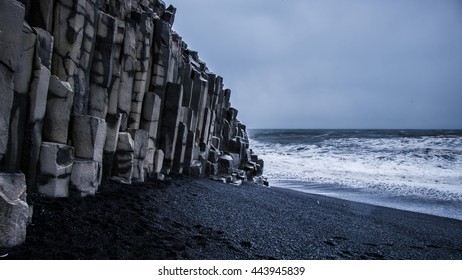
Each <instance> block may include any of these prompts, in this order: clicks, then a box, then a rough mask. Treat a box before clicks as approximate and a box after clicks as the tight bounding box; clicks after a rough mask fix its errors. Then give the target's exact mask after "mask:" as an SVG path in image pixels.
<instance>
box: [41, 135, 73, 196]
mask: <svg viewBox="0 0 462 280" xmlns="http://www.w3.org/2000/svg"><path fill="white" fill-rule="evenodd" d="M73 163H74V148H73V147H71V146H67V145H64V144H59V143H50V142H43V143H42V149H41V151H40V161H39V175H38V176H37V188H38V192H39V193H41V194H44V195H46V196H50V197H68V196H69V181H70V177H71V172H72V165H73Z"/></svg>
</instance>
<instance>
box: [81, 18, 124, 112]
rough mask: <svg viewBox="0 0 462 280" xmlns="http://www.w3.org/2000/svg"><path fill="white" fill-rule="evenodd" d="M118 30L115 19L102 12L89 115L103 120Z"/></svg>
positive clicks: (91, 82)
mask: <svg viewBox="0 0 462 280" xmlns="http://www.w3.org/2000/svg"><path fill="white" fill-rule="evenodd" d="M116 28H117V26H116V21H115V18H114V17H112V16H110V15H108V14H105V13H103V12H101V11H100V12H99V16H98V25H97V31H96V47H95V52H94V56H93V60H92V65H91V72H90V99H89V102H88V114H89V115H92V116H95V117H99V118H103V119H104V118H106V114H107V110H108V102H109V97H108V92H107V89H108V87H109V86H110V84H111V80H112V61H113V59H114V58H113V57H114V42H115V35H116Z"/></svg>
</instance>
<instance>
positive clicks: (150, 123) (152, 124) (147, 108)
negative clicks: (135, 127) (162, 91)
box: [140, 92, 161, 149]
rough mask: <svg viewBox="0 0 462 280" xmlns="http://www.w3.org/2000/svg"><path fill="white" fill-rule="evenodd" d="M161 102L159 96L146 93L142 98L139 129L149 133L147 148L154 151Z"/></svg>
mask: <svg viewBox="0 0 462 280" xmlns="http://www.w3.org/2000/svg"><path fill="white" fill-rule="evenodd" d="M160 106H161V100H160V97H159V95H157V94H155V93H154V92H148V93H146V94H145V96H144V101H143V111H142V115H141V125H140V128H141V129H143V130H145V131H147V132H148V133H149V147H150V148H152V149H155V147H156V142H157V133H158V129H159V118H160V116H159V115H160Z"/></svg>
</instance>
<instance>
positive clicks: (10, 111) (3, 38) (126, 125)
mask: <svg viewBox="0 0 462 280" xmlns="http://www.w3.org/2000/svg"><path fill="white" fill-rule="evenodd" d="M175 12H176V9H175V8H174V7H172V6H168V7H167V6H166V5H165V3H164V2H162V1H161V0H22V1H18V0H0V247H13V246H16V245H18V244H21V243H22V242H24V240H25V237H26V227H27V223H28V221H30V219H31V217H32V212H33V211H31V210H32V206H33V205H32V204H33V203H31V201H28V199H27V194H30V193H38V194H40V195H45V196H49V197H56V198H58V197H70V196H78V197H84V196H87V195H95V193H96V192H97V190H98V187H99V186H100V184H101V182H102V181H103V180H115V181H118V182H121V183H123V184H131V183H133V182H143V181H147V180H163V179H164V178H165V176H170V175H171V174H185V175H187V176H195V177H205V176H208V177H211V178H213V179H216V180H221V181H223V182H228V183H235V184H240V183H241V182H243V181H246V180H251V181H254V180H261V178H260V177H259V176H261V175H262V172H263V161H262V160H261V159H259V158H258V156H257V155H255V154H253V152H252V150H251V149H250V148H249V140H248V136H247V132H246V126H245V125H244V124H242V123H240V122H239V121H238V119H237V118H236V117H237V113H238V110H236V109H235V108H233V107H231V103H230V97H231V91H230V90H229V89H225V88H224V84H223V78H222V77H220V76H219V75H216V74H214V73H213V72H211V71H210V70H209V69H208V68H207V66H206V64H205V63H204V62H203V61H201V60H200V58H199V55H198V53H197V52H195V51H193V50H190V49H188V47H187V45H186V43H185V42H183V41H182V38H181V37H180V36H179V35H178V34H177V33H176V32H175V31H173V29H172V25H173V22H174V18H175Z"/></svg>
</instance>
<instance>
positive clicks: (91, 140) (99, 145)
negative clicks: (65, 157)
mask: <svg viewBox="0 0 462 280" xmlns="http://www.w3.org/2000/svg"><path fill="white" fill-rule="evenodd" d="M105 141H106V121H105V120H103V119H101V118H97V117H92V116H74V117H73V119H72V142H73V145H74V149H75V156H76V157H78V158H82V159H90V160H93V161H96V162H102V161H103V148H104V143H105Z"/></svg>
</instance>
